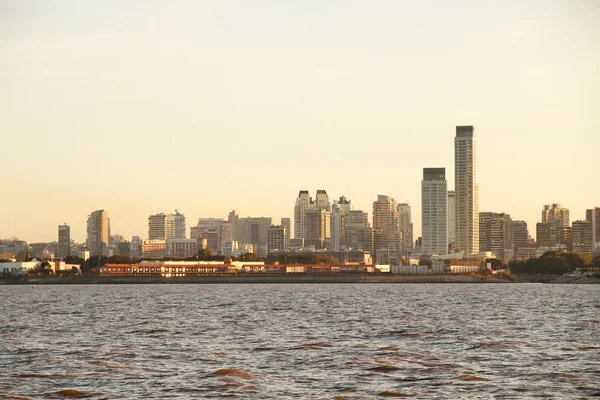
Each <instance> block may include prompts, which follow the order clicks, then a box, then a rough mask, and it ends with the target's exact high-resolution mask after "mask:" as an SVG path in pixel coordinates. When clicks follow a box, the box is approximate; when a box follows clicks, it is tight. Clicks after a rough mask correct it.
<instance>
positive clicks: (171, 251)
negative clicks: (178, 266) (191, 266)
mask: <svg viewBox="0 0 600 400" xmlns="http://www.w3.org/2000/svg"><path fill="white" fill-rule="evenodd" d="M197 254H198V241H197V240H196V239H167V256H168V257H178V258H187V257H193V256H195V255H197Z"/></svg>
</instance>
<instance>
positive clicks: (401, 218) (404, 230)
mask: <svg viewBox="0 0 600 400" xmlns="http://www.w3.org/2000/svg"><path fill="white" fill-rule="evenodd" d="M398 229H399V230H400V237H401V240H402V251H403V252H404V253H412V250H413V224H412V215H411V210H410V204H408V203H400V204H398Z"/></svg>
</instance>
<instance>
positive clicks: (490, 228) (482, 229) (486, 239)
mask: <svg viewBox="0 0 600 400" xmlns="http://www.w3.org/2000/svg"><path fill="white" fill-rule="evenodd" d="M509 221H511V219H510V216H509V215H508V214H504V213H495V212H480V213H479V250H480V251H481V252H487V251H489V252H492V253H493V254H494V256H496V258H498V259H501V260H504V259H505V258H507V257H506V253H507V252H506V250H508V246H507V245H508V243H507V240H510V238H509V235H508V232H509V231H510V229H511V227H512V225H511V224H510V222H509ZM510 236H512V234H511V235H510Z"/></svg>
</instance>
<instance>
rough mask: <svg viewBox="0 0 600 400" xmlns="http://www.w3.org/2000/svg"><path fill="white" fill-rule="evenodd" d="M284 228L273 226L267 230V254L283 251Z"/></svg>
mask: <svg viewBox="0 0 600 400" xmlns="http://www.w3.org/2000/svg"><path fill="white" fill-rule="evenodd" d="M286 236H287V232H286V227H285V226H284V225H273V226H270V227H268V228H267V251H268V252H269V253H271V252H275V251H284V250H285V241H286Z"/></svg>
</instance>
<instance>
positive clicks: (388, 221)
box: [373, 195, 402, 262]
mask: <svg viewBox="0 0 600 400" xmlns="http://www.w3.org/2000/svg"><path fill="white" fill-rule="evenodd" d="M373 234H374V248H373V250H374V252H375V253H376V252H377V250H380V249H388V250H389V251H394V252H396V251H401V250H402V243H401V242H400V232H399V230H398V205H397V204H396V201H395V200H394V199H393V198H391V197H390V196H385V195H378V196H377V201H374V202H373ZM376 262H379V260H376Z"/></svg>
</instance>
